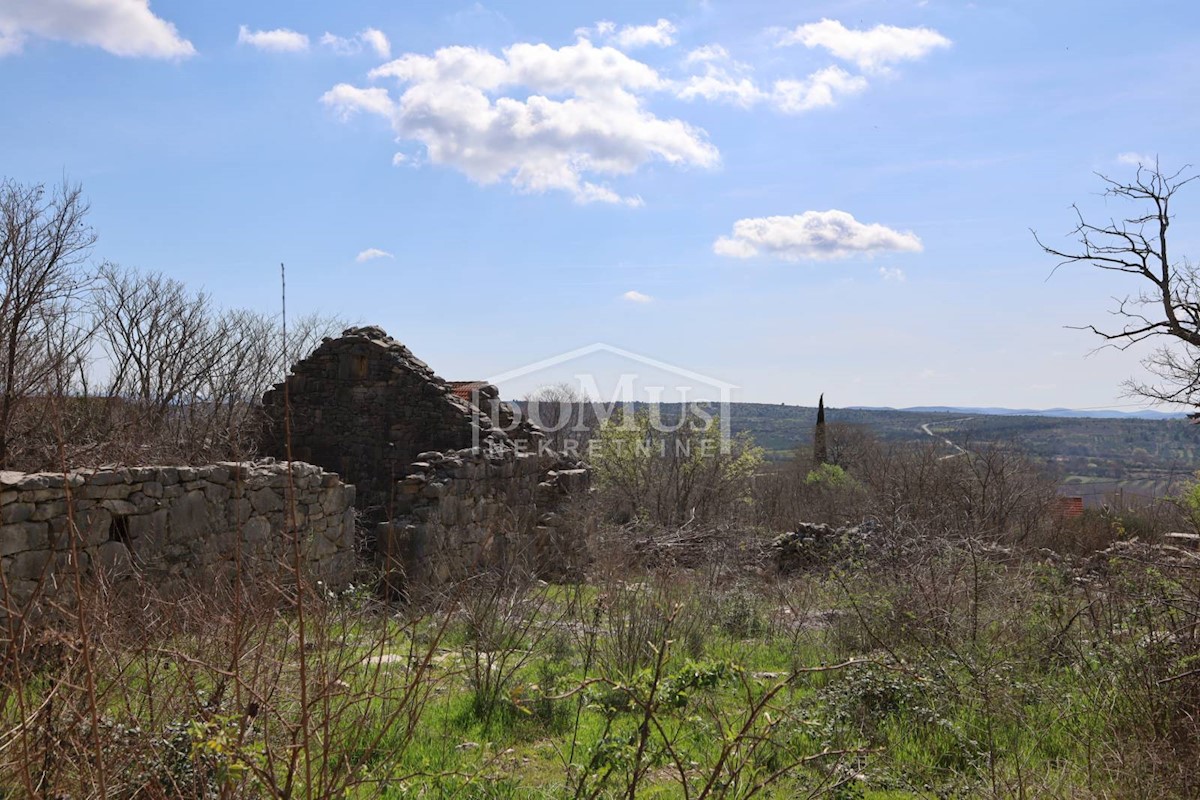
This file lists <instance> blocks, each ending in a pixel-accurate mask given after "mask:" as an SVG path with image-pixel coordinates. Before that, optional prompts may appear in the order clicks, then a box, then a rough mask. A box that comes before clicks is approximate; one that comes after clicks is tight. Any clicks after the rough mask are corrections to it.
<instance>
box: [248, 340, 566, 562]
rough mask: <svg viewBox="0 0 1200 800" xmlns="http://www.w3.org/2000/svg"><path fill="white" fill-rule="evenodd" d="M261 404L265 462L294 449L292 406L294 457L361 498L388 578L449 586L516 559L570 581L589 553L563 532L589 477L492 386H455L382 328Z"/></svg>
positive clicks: (314, 361)
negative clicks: (560, 516)
mask: <svg viewBox="0 0 1200 800" xmlns="http://www.w3.org/2000/svg"><path fill="white" fill-rule="evenodd" d="M285 388H286V391H287V398H286V404H285V398H284V389H285ZM263 403H264V407H265V409H266V413H267V416H268V418H269V420H270V426H269V428H270V430H271V435H270V438H269V439H268V441H267V442H266V443H265V446H266V449H267V451H268V452H270V453H272V454H273V455H275V456H277V457H279V456H282V455H283V454H284V453H285V452H286V449H285V438H284V435H283V434H284V431H285V427H284V421H285V420H284V412H285V405H286V406H290V408H291V416H290V434H291V443H292V456H293V457H294V458H298V459H302V460H304V461H311V462H313V463H315V464H320V465H321V466H322V467H324V468H325V469H328V470H334V471H336V472H339V473H341V474H342V475H343V476H344V477H345V478H346V479H347V480H349V481H351V482H352V483H354V484H355V486H357V487H358V510H359V512H360V513H362V514H363V516H364V518H365V519H367V520H368V521H369V522H370V524H371V526H372V527H373V528H374V530H375V533H376V536H375V544H376V550H377V553H378V554H379V556H380V558H379V561H380V563H382V564H383V565H384V566H385V569H386V570H387V572H388V573H389V575H391V576H392V578H390V579H389V580H393V581H394V580H395V579H396V578H395V576H396V574H397V573H399V572H403V573H404V575H405V576H407V577H409V578H417V579H425V578H432V579H434V580H436V581H444V580H448V579H450V578H451V577H453V576H457V575H462V574H469V573H470V572H472V571H475V570H481V569H484V568H491V567H496V566H503V565H506V564H511V563H514V561H515V560H516V559H517V558H523V559H527V560H528V561H529V563H531V564H532V565H534V566H535V567H537V568H538V569H539V570H540V571H542V572H543V573H547V574H548V573H552V572H560V573H561V572H565V571H568V570H569V569H570V564H569V562H571V561H572V560H574V556H573V555H571V553H573V552H574V551H575V550H576V549H577V546H578V547H582V544H583V543H582V541H581V537H579V536H578V535H576V534H574V533H572V534H568V533H566V532H565V531H562V530H560V528H561V526H559V525H557V524H555V523H556V519H557V517H556V513H557V510H558V508H559V506H560V505H561V502H562V499H563V497H564V495H565V493H567V492H568V491H569V490H580V489H581V488H582V489H586V485H587V472H586V470H583V469H578V468H577V467H578V465H577V464H574V463H572V462H568V461H566V460H564V459H563V458H562V457H561V456H559V455H557V454H555V453H553V452H552V451H551V452H547V451H546V450H545V448H544V446H543V445H544V441H545V436H544V434H543V433H542V432H541V431H540V430H538V429H537V428H536V427H534V426H532V425H529V424H528V423H522V424H517V425H514V424H512V423H513V415H512V410H511V409H510V408H508V407H507V405H506V404H504V403H502V402H501V401H500V394H499V391H498V390H497V389H496V387H495V386H491V385H489V384H487V383H485V382H482V381H460V382H456V383H448V382H446V381H444V380H443V379H441V378H440V377H438V376H437V375H436V374H434V372H433V371H432V370H431V369H430V368H429V367H428V366H427V365H426V364H425V363H424V362H423V361H421V360H419V359H418V358H416V357H415V356H414V355H413V354H412V353H411V352H410V351H409V350H408V348H406V347H405V346H404V345H402V344H400V343H399V342H397V341H396V340H395V339H392V338H391V337H390V336H388V335H387V334H386V333H385V332H384V331H383V330H381V329H380V328H377V327H360V328H349V329H347V330H346V331H344V332H343V334H342V336H341V337H340V338H338V339H326V340H325V341H324V342H323V343H322V344H321V345H320V346H319V347H318V348H317V349H316V350H315V351H314V352H313V353H312V355H310V356H309V357H308V358H305V359H304V360H303V361H300V362H299V363H297V364H296V365H295V366H293V367H292V372H291V374H290V375H288V376H287V378H286V379H285V383H282V384H279V385H277V386H276V387H275V388H274V389H272V390H271V391H270V392H268V393H267V395H266V396H265V397H264V398H263ZM494 421H495V422H494ZM508 429H511V430H508ZM576 539H580V541H578V542H576ZM554 553H558V554H559V555H558V556H555V555H553V554H554Z"/></svg>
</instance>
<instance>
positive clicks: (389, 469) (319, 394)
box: [0, 327, 588, 639]
mask: <svg viewBox="0 0 1200 800" xmlns="http://www.w3.org/2000/svg"><path fill="white" fill-rule="evenodd" d="M285 385H286V387H287V400H288V402H287V403H285V397H284V391H283V388H284V386H285ZM289 406H290V409H291V414H290V433H291V436H290V438H291V443H292V446H291V452H290V453H289V452H288V448H287V447H286V443H287V441H286V439H287V437H286V436H285V431H286V429H285V425H284V411H285V408H287V407H289ZM263 408H264V412H265V415H266V417H267V419H268V420H269V421H270V422H271V423H272V424H271V425H269V426H268V430H269V433H268V435H267V437H266V439H265V441H264V442H263V446H264V450H266V451H267V453H269V454H272V455H275V456H277V457H278V459H279V460H277V461H276V460H272V459H266V460H264V461H260V462H254V463H250V462H246V463H243V462H221V463H217V464H208V465H202V466H134V467H123V466H113V467H108V468H104V469H94V470H79V471H75V472H71V473H68V474H65V475H64V474H51V473H36V474H26V473H16V472H0V620H5V619H7V620H9V621H12V620H18V619H23V620H26V621H28V620H32V619H35V618H41V617H42V616H44V615H45V614H47V613H51V614H53V613H54V612H55V609H62V608H65V607H67V606H68V605H70V604H71V603H72V602H73V600H74V598H73V596H72V592H73V589H72V586H73V582H72V580H70V577H71V576H72V574H73V570H74V565H75V564H76V563H77V564H78V567H79V571H80V574H81V576H82V577H86V578H89V579H90V578H98V577H101V576H103V577H104V578H105V579H107V580H110V581H118V582H119V581H123V580H125V579H128V578H133V577H135V576H136V577H138V578H139V579H141V580H144V581H147V582H149V583H150V584H152V585H153V586H155V587H157V588H159V589H162V590H164V591H166V592H168V593H172V592H175V593H178V592H185V591H189V590H191V589H194V588H195V587H197V586H199V587H204V586H209V585H214V584H217V583H228V582H229V581H231V580H233V579H234V578H235V577H237V576H241V577H242V578H243V579H247V578H248V579H251V580H258V579H262V578H265V579H267V580H268V581H269V582H278V579H283V580H284V581H286V580H287V575H288V574H289V571H290V570H292V566H291V564H292V560H293V559H292V555H291V554H292V553H293V544H294V543H298V544H299V545H300V547H301V551H300V552H301V554H302V562H303V563H302V567H303V569H304V571H305V573H306V574H307V575H308V576H309V578H310V579H311V580H316V581H321V582H323V583H324V584H325V585H327V586H329V587H332V588H336V587H339V586H344V585H346V584H347V583H349V582H350V581H351V580H352V579H353V577H354V573H355V571H356V569H357V568H358V566H359V564H360V562H359V556H360V555H361V554H362V553H363V551H364V550H366V551H367V552H368V553H371V554H373V555H374V558H375V560H376V564H377V565H379V566H383V567H384V569H385V570H386V571H387V573H388V574H389V576H392V577H393V578H395V579H399V578H402V577H403V578H410V577H414V576H420V577H429V578H433V579H434V580H439V581H441V580H448V579H450V578H452V577H454V576H460V575H464V574H470V573H471V572H474V571H478V570H481V569H485V568H488V567H494V566H506V565H509V564H511V563H514V562H515V561H516V560H517V559H518V558H522V559H525V558H528V559H529V560H530V561H532V562H533V566H535V567H536V568H538V569H539V570H540V571H542V572H543V573H552V572H559V573H561V572H563V571H565V570H567V569H569V568H570V567H571V565H572V564H573V563H574V561H575V560H576V559H577V557H578V554H579V552H580V547H581V545H582V541H580V538H581V537H578V536H576V537H575V538H572V536H571V535H570V532H569V531H567V530H566V529H565V527H564V526H563V525H562V523H561V520H560V518H559V515H558V513H557V512H558V509H559V506H560V503H561V500H562V498H563V496H564V495H565V494H566V493H568V492H570V491H579V490H586V488H587V484H588V473H587V471H586V470H585V469H582V468H580V466H579V465H577V464H572V463H569V462H566V461H565V460H564V459H563V458H562V457H560V456H558V455H557V454H555V453H553V452H549V451H546V450H545V449H544V448H541V449H539V447H538V445H539V443H540V442H541V440H542V434H541V432H540V431H538V430H537V429H536V428H534V427H532V426H529V425H513V424H512V423H513V415H512V411H511V409H509V408H508V407H507V405H506V404H504V403H502V402H501V401H500V398H499V392H498V391H497V390H496V387H494V386H490V385H488V384H486V383H481V382H477V381H476V382H463V383H459V384H454V385H451V384H448V383H446V382H445V381H443V380H442V379H441V378H439V377H438V376H437V375H435V374H434V372H433V371H432V370H431V369H430V368H429V367H428V366H427V365H425V364H424V363H423V362H422V361H420V360H419V359H417V358H416V357H415V356H413V354H412V353H411V352H409V350H408V349H407V348H406V347H404V346H403V345H402V344H400V343H399V342H397V341H395V340H394V339H392V338H391V337H389V336H388V335H387V334H386V333H384V332H383V331H382V330H381V329H379V328H374V327H367V328H350V329H348V330H347V331H345V332H344V334H343V335H342V336H341V337H340V338H338V339H327V340H325V342H324V343H323V344H321V345H320V347H318V348H317V349H316V351H314V352H313V353H312V354H311V355H310V356H309V357H308V358H306V359H304V360H302V361H300V362H299V363H298V364H296V365H295V366H294V367H293V369H292V372H291V374H290V375H288V376H287V378H286V384H280V385H279V386H277V387H276V388H275V389H274V390H272V391H271V392H268V393H267V395H266V396H265V397H264V406H263ZM289 456H290V458H289ZM306 462H307V463H306ZM352 484H353V485H352ZM364 531H365V532H366V535H365V536H363V535H362V533H363V532H364ZM364 539H365V541H364ZM0 639H3V632H2V631H0Z"/></svg>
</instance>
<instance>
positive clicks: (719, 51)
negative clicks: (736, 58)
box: [683, 44, 729, 64]
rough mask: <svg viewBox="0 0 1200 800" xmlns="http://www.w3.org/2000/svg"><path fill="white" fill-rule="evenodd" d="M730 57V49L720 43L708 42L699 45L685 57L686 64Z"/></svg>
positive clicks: (722, 59)
mask: <svg viewBox="0 0 1200 800" xmlns="http://www.w3.org/2000/svg"><path fill="white" fill-rule="evenodd" d="M727 58H729V51H728V50H726V49H725V48H724V47H722V46H721V45H719V44H706V45H704V46H703V47H697V48H696V49H695V50H693V51H691V52H690V53H688V54H687V57H686V58H684V59H683V63H684V64H703V63H707V62H709V61H724V60H725V59H727Z"/></svg>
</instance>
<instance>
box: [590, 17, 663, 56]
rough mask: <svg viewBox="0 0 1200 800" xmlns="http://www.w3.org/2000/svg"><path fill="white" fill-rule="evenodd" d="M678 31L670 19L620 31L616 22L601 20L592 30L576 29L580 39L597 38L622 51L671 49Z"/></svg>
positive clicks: (628, 27) (629, 26)
mask: <svg viewBox="0 0 1200 800" xmlns="http://www.w3.org/2000/svg"><path fill="white" fill-rule="evenodd" d="M676 33H677V29H676V28H675V25H674V24H672V22H671V21H670V20H668V19H660V20H659V21H658V22H656V23H654V24H653V25H626V26H624V27H622V28H621V29H620V30H618V29H617V25H616V23H615V22H611V21H609V20H601V21H600V22H597V23H596V24H595V25H593V26H592V27H590V28H576V29H575V35H576V36H577V37H579V38H580V39H591V38H592V37H596V38H598V39H601V40H603V41H605V42H608V43H609V44H612V45H615V46H616V47H619V48H620V49H622V50H636V49H638V48H639V47H649V46H654V47H671V46H672V45H674V44H675V34H676Z"/></svg>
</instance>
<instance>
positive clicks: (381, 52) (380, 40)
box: [358, 28, 392, 58]
mask: <svg viewBox="0 0 1200 800" xmlns="http://www.w3.org/2000/svg"><path fill="white" fill-rule="evenodd" d="M358 38H359V39H361V40H362V41H363V43H365V44H366V45H367V46H368V47H370V48H371V49H372V50H374V51H375V55H377V56H379V57H380V58H391V57H392V43H391V42H389V41H388V38H387V36H385V35H384V33H383V31H381V30H379V29H378V28H367V29H366V30H364V31H362V32H361V33H359V34H358Z"/></svg>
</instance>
